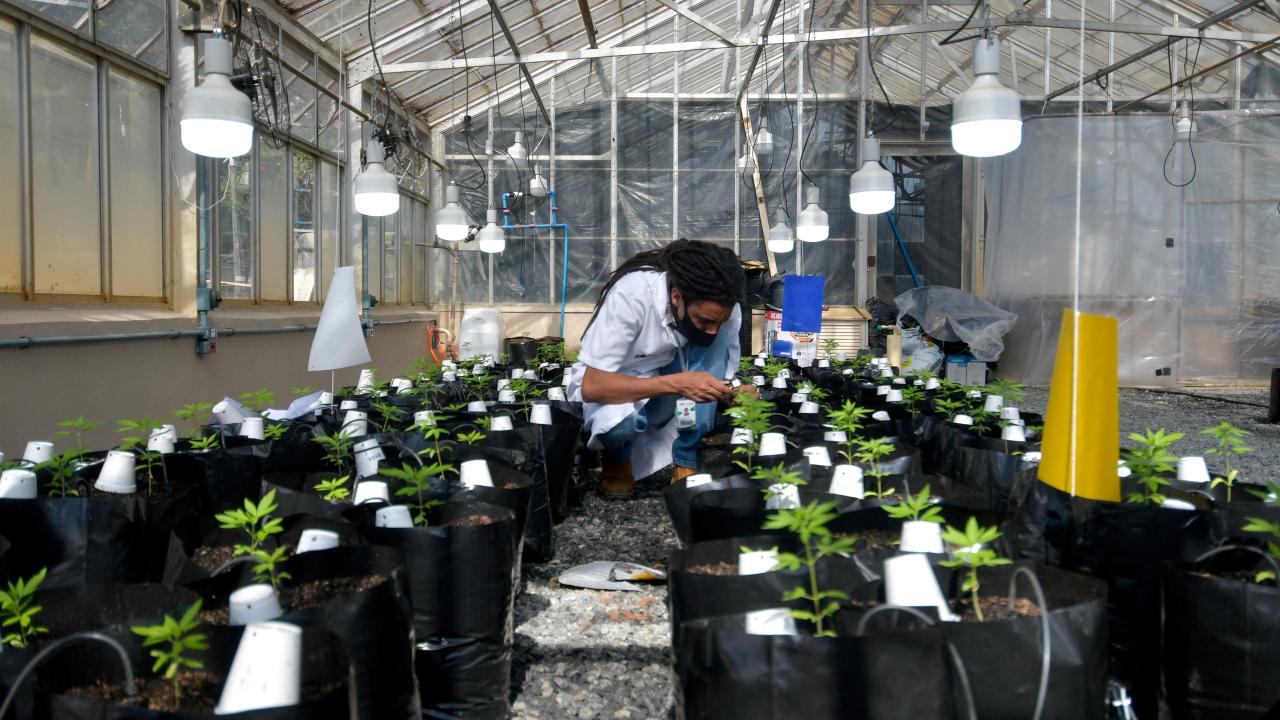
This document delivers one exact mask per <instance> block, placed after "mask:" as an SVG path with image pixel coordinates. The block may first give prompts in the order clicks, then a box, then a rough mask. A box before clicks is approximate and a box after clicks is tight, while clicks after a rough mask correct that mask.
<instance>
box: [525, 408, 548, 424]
mask: <svg viewBox="0 0 1280 720" xmlns="http://www.w3.org/2000/svg"><path fill="white" fill-rule="evenodd" d="M529 422H530V423H532V424H534V425H551V424H553V421H552V419H551V406H550V405H548V404H546V403H534V404H533V405H532V406H531V407H530V408H529Z"/></svg>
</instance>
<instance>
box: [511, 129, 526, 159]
mask: <svg viewBox="0 0 1280 720" xmlns="http://www.w3.org/2000/svg"><path fill="white" fill-rule="evenodd" d="M507 155H509V156H511V159H512V160H528V159H529V151H528V150H526V149H525V147H524V133H523V132H521V131H519V130H517V131H516V141H515V142H514V143H511V147H509V148H507Z"/></svg>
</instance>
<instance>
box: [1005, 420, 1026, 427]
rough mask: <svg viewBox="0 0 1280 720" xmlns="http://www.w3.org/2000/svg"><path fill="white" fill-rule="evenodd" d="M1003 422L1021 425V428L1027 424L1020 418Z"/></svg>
mask: <svg viewBox="0 0 1280 720" xmlns="http://www.w3.org/2000/svg"><path fill="white" fill-rule="evenodd" d="M1005 422H1006V423H1008V424H1010V425H1017V426H1018V427H1021V428H1024V427H1026V426H1027V422H1026V421H1025V420H1023V419H1022V418H1018V419H1017V420H1005Z"/></svg>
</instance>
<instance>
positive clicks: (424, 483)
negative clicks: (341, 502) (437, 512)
mask: <svg viewBox="0 0 1280 720" xmlns="http://www.w3.org/2000/svg"><path fill="white" fill-rule="evenodd" d="M447 471H453V472H457V468H455V467H453V466H452V465H449V464H447V463H431V464H429V465H414V464H412V463H405V464H404V465H402V466H400V467H398V468H382V469H381V470H379V471H378V472H379V473H381V474H382V475H385V476H387V477H390V478H395V479H397V480H400V481H401V482H403V483H404V485H402V486H401V487H400V489H399V490H396V497H407V498H412V500H411V501H410V503H409V505H410V507H412V508H413V509H414V510H416V512H415V513H414V516H413V524H414V525H419V526H422V527H426V526H427V512H428V511H429V510H431V508H433V507H436V506H438V505H443V504H444V501H443V500H440V499H439V498H433V497H429V496H428V494H429V493H430V492H431V485H432V482H431V481H432V480H434V479H435V478H437V477H441V476H443V475H444V474H445V472H447Z"/></svg>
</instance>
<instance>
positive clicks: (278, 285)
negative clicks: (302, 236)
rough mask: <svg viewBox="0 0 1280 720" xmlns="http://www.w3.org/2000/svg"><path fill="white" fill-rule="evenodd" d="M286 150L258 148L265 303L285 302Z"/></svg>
mask: <svg viewBox="0 0 1280 720" xmlns="http://www.w3.org/2000/svg"><path fill="white" fill-rule="evenodd" d="M285 157H286V153H285V149H284V148H283V147H280V148H273V147H271V146H270V145H267V144H266V143H261V144H260V145H259V146H258V159H259V161H260V162H261V163H262V165H261V166H259V168H258V182H259V183H260V184H259V187H258V203H259V205H258V207H259V210H258V223H259V228H258V242H259V243H260V248H261V249H260V251H259V253H260V254H259V257H260V258H261V259H260V262H261V263H262V273H261V275H260V280H261V281H262V294H261V297H262V299H263V300H285V299H287V298H288V293H287V286H286V280H287V278H286V273H287V267H288V265H287V263H288V259H289V230H288V228H287V224H288V220H289V204H288V203H289V196H288V193H287V188H286V187H285Z"/></svg>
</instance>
